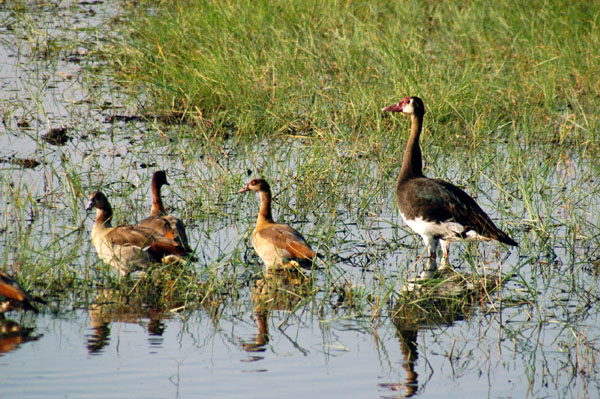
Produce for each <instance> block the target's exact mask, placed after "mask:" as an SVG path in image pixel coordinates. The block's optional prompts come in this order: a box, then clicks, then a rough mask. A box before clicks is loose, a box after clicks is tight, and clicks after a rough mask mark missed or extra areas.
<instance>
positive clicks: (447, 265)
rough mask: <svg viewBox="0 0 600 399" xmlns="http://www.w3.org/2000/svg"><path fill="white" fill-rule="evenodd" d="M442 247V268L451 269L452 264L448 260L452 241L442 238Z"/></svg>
mask: <svg viewBox="0 0 600 399" xmlns="http://www.w3.org/2000/svg"><path fill="white" fill-rule="evenodd" d="M440 245H441V247H442V261H441V262H440V270H451V269H452V265H451V264H450V262H449V261H448V255H449V253H450V242H448V241H446V240H440Z"/></svg>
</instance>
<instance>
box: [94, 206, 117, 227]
mask: <svg viewBox="0 0 600 399" xmlns="http://www.w3.org/2000/svg"><path fill="white" fill-rule="evenodd" d="M112 216H113V212H112V208H111V206H110V205H108V206H105V207H104V208H102V209H100V208H96V223H95V225H96V226H101V227H103V228H108V227H111V221H112Z"/></svg>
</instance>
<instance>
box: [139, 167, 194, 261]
mask: <svg viewBox="0 0 600 399" xmlns="http://www.w3.org/2000/svg"><path fill="white" fill-rule="evenodd" d="M165 184H166V185H167V186H168V185H169V182H167V174H166V173H165V171H164V170H159V171H156V172H154V175H152V184H151V189H152V208H151V209H150V216H148V217H147V218H146V219H144V220H142V221H141V222H140V224H139V225H140V226H143V227H147V228H149V229H152V230H154V231H156V232H157V233H159V234H162V235H164V236H167V237H169V238H172V239H173V240H175V241H177V242H178V243H179V244H181V246H182V247H183V248H185V250H186V251H188V252H191V248H190V246H189V243H188V237H187V234H186V232H185V224H184V223H183V222H182V221H181V220H180V219H178V218H176V217H175V216H172V215H169V214H168V213H167V210H166V209H165V206H164V205H163V202H162V197H161V195H160V189H161V187H162V186H164V185H165Z"/></svg>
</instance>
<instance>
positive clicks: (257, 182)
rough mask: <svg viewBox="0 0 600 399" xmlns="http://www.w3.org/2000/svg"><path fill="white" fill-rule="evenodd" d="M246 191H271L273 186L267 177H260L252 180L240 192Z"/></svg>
mask: <svg viewBox="0 0 600 399" xmlns="http://www.w3.org/2000/svg"><path fill="white" fill-rule="evenodd" d="M246 191H258V192H271V187H269V183H267V181H266V180H265V179H261V178H258V179H252V180H250V182H249V183H248V184H246V186H245V187H244V188H242V189H241V190H240V191H238V193H245V192H246Z"/></svg>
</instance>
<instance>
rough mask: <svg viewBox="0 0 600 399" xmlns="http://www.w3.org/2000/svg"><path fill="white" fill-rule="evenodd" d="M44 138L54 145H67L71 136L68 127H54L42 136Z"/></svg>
mask: <svg viewBox="0 0 600 399" xmlns="http://www.w3.org/2000/svg"><path fill="white" fill-rule="evenodd" d="M42 139H43V140H44V141H46V142H48V143H50V144H53V145H65V144H66V143H67V142H68V141H69V140H71V138H70V137H69V136H68V135H67V128H66V127H56V128H52V129H50V130H49V131H48V133H46V134H45V135H43V136H42Z"/></svg>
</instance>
